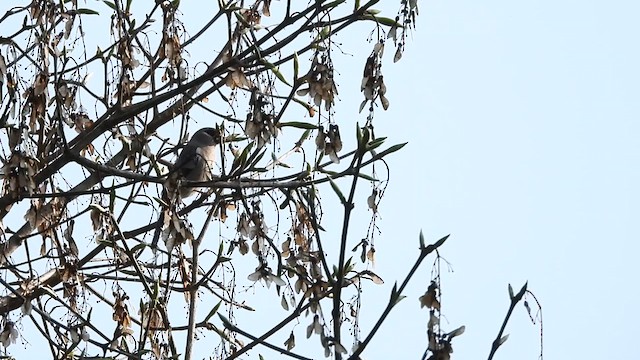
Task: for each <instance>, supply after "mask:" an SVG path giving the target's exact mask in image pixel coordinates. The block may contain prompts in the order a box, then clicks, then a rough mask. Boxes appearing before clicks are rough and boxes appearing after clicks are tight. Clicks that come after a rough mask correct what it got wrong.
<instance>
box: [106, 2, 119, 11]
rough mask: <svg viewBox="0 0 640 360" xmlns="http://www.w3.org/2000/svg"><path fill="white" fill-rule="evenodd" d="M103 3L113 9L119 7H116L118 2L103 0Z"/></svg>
mask: <svg viewBox="0 0 640 360" xmlns="http://www.w3.org/2000/svg"><path fill="white" fill-rule="evenodd" d="M102 2H103V3H105V4H106V5H107V6H108V7H110V8H112V9H113V10H117V9H118V8H116V4H114V3H113V2H111V1H107V0H102Z"/></svg>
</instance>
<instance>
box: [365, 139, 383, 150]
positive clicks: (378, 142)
mask: <svg viewBox="0 0 640 360" xmlns="http://www.w3.org/2000/svg"><path fill="white" fill-rule="evenodd" d="M386 139H387V138H386V137H379V138H377V139H374V140H371V141H370V142H369V144H367V150H369V151H371V150H373V149H375V148H377V147H379V146H380V145H382V144H383V143H384V141H385V140H386Z"/></svg>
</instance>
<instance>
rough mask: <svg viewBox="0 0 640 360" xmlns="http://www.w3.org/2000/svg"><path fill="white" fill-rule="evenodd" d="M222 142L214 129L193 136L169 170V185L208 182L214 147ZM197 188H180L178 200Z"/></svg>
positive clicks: (214, 153)
mask: <svg viewBox="0 0 640 360" xmlns="http://www.w3.org/2000/svg"><path fill="white" fill-rule="evenodd" d="M221 142H222V138H221V135H220V131H219V130H218V129H215V128H210V127H206V128H202V129H200V130H198V131H196V132H195V134H193V136H192V137H191V139H190V140H189V141H188V142H187V143H186V145H185V146H184V147H183V148H182V151H181V152H180V155H178V159H177V160H176V162H175V163H174V164H173V166H172V168H171V170H170V174H171V176H170V181H169V182H170V183H172V182H176V180H187V181H208V180H211V179H212V177H213V174H212V170H213V166H214V164H215V160H216V146H217V145H218V144H220V143H221ZM196 190H197V188H194V187H191V186H181V187H180V191H179V194H180V198H181V199H184V198H187V197H189V196H191V195H193V194H194V193H196Z"/></svg>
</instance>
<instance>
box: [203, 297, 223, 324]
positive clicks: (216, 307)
mask: <svg viewBox="0 0 640 360" xmlns="http://www.w3.org/2000/svg"><path fill="white" fill-rule="evenodd" d="M221 304H222V300H220V301H219V302H218V303H217V304H216V306H214V307H213V309H211V311H209V314H207V316H206V317H205V318H204V322H207V321H209V319H211V317H212V316H213V315H215V314H216V313H217V312H218V309H219V308H220V305H221Z"/></svg>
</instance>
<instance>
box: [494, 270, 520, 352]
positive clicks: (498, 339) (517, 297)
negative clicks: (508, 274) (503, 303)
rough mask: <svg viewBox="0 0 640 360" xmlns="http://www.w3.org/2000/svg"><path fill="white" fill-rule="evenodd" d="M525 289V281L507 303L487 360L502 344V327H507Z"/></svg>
mask: <svg viewBox="0 0 640 360" xmlns="http://www.w3.org/2000/svg"><path fill="white" fill-rule="evenodd" d="M526 291H527V284H526V283H525V284H524V286H523V287H522V289H521V290H520V292H518V293H517V294H516V295H515V296H512V297H511V304H510V305H509V310H508V311H507V315H506V316H505V317H504V320H503V321H502V326H501V327H500V331H498V335H497V336H496V339H495V340H493V343H492V344H491V351H490V352H489V357H488V358H487V359H488V360H491V359H493V355H495V353H496V351H498V348H499V347H500V345H502V342H503V341H501V339H502V334H503V333H504V329H505V328H506V327H507V323H508V322H509V318H510V317H511V314H512V313H513V309H515V307H516V305H517V304H518V302H520V300H522V297H523V296H524V294H525V292H526Z"/></svg>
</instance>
